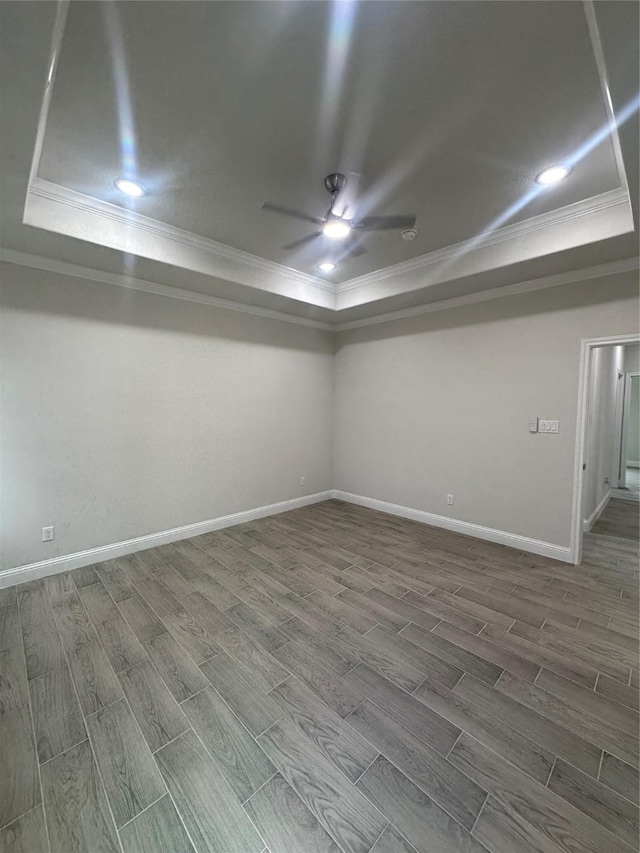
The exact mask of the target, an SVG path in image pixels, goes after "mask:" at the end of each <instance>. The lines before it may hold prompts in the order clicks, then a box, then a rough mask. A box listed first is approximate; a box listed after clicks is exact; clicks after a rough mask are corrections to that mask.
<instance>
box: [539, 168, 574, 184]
mask: <svg viewBox="0 0 640 853" xmlns="http://www.w3.org/2000/svg"><path fill="white" fill-rule="evenodd" d="M570 171H571V169H570V168H569V167H568V166H550V167H549V168H548V169H545V170H544V171H543V172H540V174H539V175H538V177H537V178H536V183H538V184H542V186H543V187H548V186H550V185H551V184H557V183H558V181H562V180H564V178H566V177H567V175H568V174H569V172H570Z"/></svg>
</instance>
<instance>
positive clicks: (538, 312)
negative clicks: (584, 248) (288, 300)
mask: <svg viewBox="0 0 640 853" xmlns="http://www.w3.org/2000/svg"><path fill="white" fill-rule="evenodd" d="M637 316H638V284H637V273H626V274H621V275H618V276H615V277H612V278H610V279H606V280H605V279H596V280H592V281H586V282H581V283H577V284H573V285H566V286H563V287H557V288H552V289H549V290H544V291H538V292H536V293H530V294H523V295H520V296H514V297H508V298H504V299H498V300H494V301H492V302H484V303H480V304H478V305H468V306H464V307H462V308H458V309H452V310H448V311H438V312H434V313H431V314H423V315H421V316H417V317H414V318H411V319H406V320H399V321H394V322H389V323H386V324H383V325H377V326H369V327H365V328H361V329H354V330H352V331H349V332H345V333H343V334H341V335H340V336H339V340H338V346H337V350H336V364H335V370H336V378H335V382H336V394H335V417H336V426H335V472H334V486H335V488H337V489H340V490H343V491H346V492H351V493H354V494H357V495H364V496H366V497H370V498H378V499H380V500H385V501H390V502H392V503H396V504H400V505H404V506H408V507H412V508H414V509H419V510H424V511H427V512H432V513H437V514H438V515H444V516H450V517H453V518H457V519H461V520H463V521H469V522H474V523H476V524H481V525H485V526H487V527H491V528H496V529H498V530H504V531H508V532H510V533H515V534H520V535H522V536H528V537H531V538H534V539H539V540H542V541H545V542H551V543H553V544H556V545H561V546H568V545H569V543H570V535H571V504H572V487H573V476H574V447H575V439H576V416H577V396H578V371H579V361H580V341H581V339H582V338H588V337H596V336H603V335H616V334H630V333H633V332H637ZM534 415H537V416H539V417H542V418H555V419H559V420H560V433H559V435H557V436H553V435H541V434H535V435H532V434H530V433H529V432H528V424H529V418H530V417H532V416H534ZM447 493H452V494H453V495H454V498H455V503H454V506H452V507H451V506H447V503H446V495H447Z"/></svg>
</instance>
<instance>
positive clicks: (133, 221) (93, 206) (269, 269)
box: [25, 177, 335, 307]
mask: <svg viewBox="0 0 640 853" xmlns="http://www.w3.org/2000/svg"><path fill="white" fill-rule="evenodd" d="M28 196H31V197H33V198H36V199H43V200H45V201H50V202H54V203H55V204H56V205H61V206H62V207H63V208H68V209H71V210H74V211H79V212H80V213H85V214H90V215H92V216H97V217H99V218H100V220H101V221H102V222H103V223H112V224H114V225H116V226H120V227H124V228H126V229H127V230H128V231H130V230H131V229H132V228H135V229H136V231H140V232H143V233H146V234H149V235H152V236H154V237H158V238H161V239H162V240H167V241H171V242H173V243H178V244H181V245H182V246H186V247H191V248H194V249H198V250H200V251H202V252H205V253H207V254H208V255H210V256H211V257H212V258H224V259H225V260H229V261H232V262H234V263H236V264H238V265H242V266H245V267H251V268H253V269H257V270H259V271H260V272H263V273H270V274H272V275H276V276H279V277H281V278H285V279H288V280H290V281H292V282H295V283H296V284H301V285H305V286H306V287H312V288H316V289H318V290H321V291H323V292H325V293H330V294H334V293H335V288H334V286H333V284H331V283H330V282H326V281H324V280H323V279H321V278H318V277H317V276H313V275H309V274H307V273H303V272H300V271H299V270H295V269H292V268H291V267H286V266H284V265H283V264H277V263H274V262H273V261H269V260H266V259H265V258H260V257H258V256H257V255H252V254H251V253H250V252H244V251H242V250H241V249H235V248H234V247H233V246H227V245H225V244H224V243H218V242H217V241H215V240H210V239H209V238H207V237H202V236H201V235H199V234H194V233H193V232H191V231H186V230H184V229H182V228H178V227H177V226H175V225H168V224H167V223H165V222H160V221H159V220H157V219H153V218H151V217H149V216H144V215H143V214H141V213H137V212H136V211H134V210H128V209H126V208H122V207H119V206H118V205H115V204H110V203H109V202H106V201H103V200H102V199H97V198H93V197H92V196H88V195H85V194H84V193H80V192H78V191H77V190H72V189H70V188H69V187H65V186H62V185H61V184H55V183H52V182H51V181H46V180H44V179H43V178H39V177H35V178H34V179H33V180H32V181H31V184H30V185H29V191H28ZM25 211H26V209H25ZM25 217H26V212H25ZM211 274H213V275H215V271H212V273H211ZM327 307H328V306H327Z"/></svg>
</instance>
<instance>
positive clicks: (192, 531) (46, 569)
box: [0, 490, 333, 589]
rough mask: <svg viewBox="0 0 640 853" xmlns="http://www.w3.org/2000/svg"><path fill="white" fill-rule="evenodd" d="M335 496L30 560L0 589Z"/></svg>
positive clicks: (9, 572)
mask: <svg viewBox="0 0 640 853" xmlns="http://www.w3.org/2000/svg"><path fill="white" fill-rule="evenodd" d="M332 497H333V492H332V491H331V490H328V491H325V492H316V493H314V494H312V495H305V496H304V497H301V498H292V499H291V500H286V501H278V502H277V503H272V504H265V505H264V506H259V507H254V508H253V509H245V510H241V511H240V512H233V513H230V514H229V515H221V516H218V517H217V518H210V519H207V520H206V521H196V522H194V523H192V524H185V525H182V526H181V527H173V528H170V529H168V530H161V531H159V532H158V533H149V534H146V535H145V536H136V537H134V538H133V539H125V540H123V541H122V542H113V543H111V544H109V545H100V546H98V547H96V548H88V549H86V550H84V551H76V552H75V553H73V554H63V555H61V556H60V557H52V558H51V559H49V560H41V561H39V562H37V563H29V564H27V565H23V566H16V567H15V568H11V569H5V570H4V571H2V572H0V589H4V588H5V587H8V586H14V585H15V584H19V583H25V582H26V581H31V580H36V579H37V578H42V577H47V576H48V575H55V574H58V573H59V572H68V571H70V570H72V569H79V568H82V567H83V566H90V565H92V564H93V563H100V562H103V561H104V560H113V559H115V558H116V557H123V556H124V555H125V554H133V553H135V552H136V551H143V550H145V549H146V548H154V547H157V546H158V545H167V544H169V543H171V542H178V541H179V540H180V539H189V538H191V537H192V536H199V535H200V534H202V533H210V532H211V531H213V530H222V529H224V528H225V527H234V526H235V525H237V524H244V523H245V522H247V521H254V520H255V519H257V518H266V517H267V516H271V515H278V514H279V513H281V512H289V511H290V510H293V509H299V508H300V507H304V506H309V505H311V504H315V503H321V502H322V501H327V500H330V499H331V498H332Z"/></svg>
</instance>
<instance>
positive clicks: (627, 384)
mask: <svg viewBox="0 0 640 853" xmlns="http://www.w3.org/2000/svg"><path fill="white" fill-rule="evenodd" d="M634 376H640V373H638V372H637V371H634V370H630V371H628V372H627V373H625V375H624V408H623V411H622V429H621V430H620V464H621V467H622V460H624V476H623V478H622V479H623V485H626V482H627V435H628V427H629V412H630V410H631V382H632V381H633V377H634Z"/></svg>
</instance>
